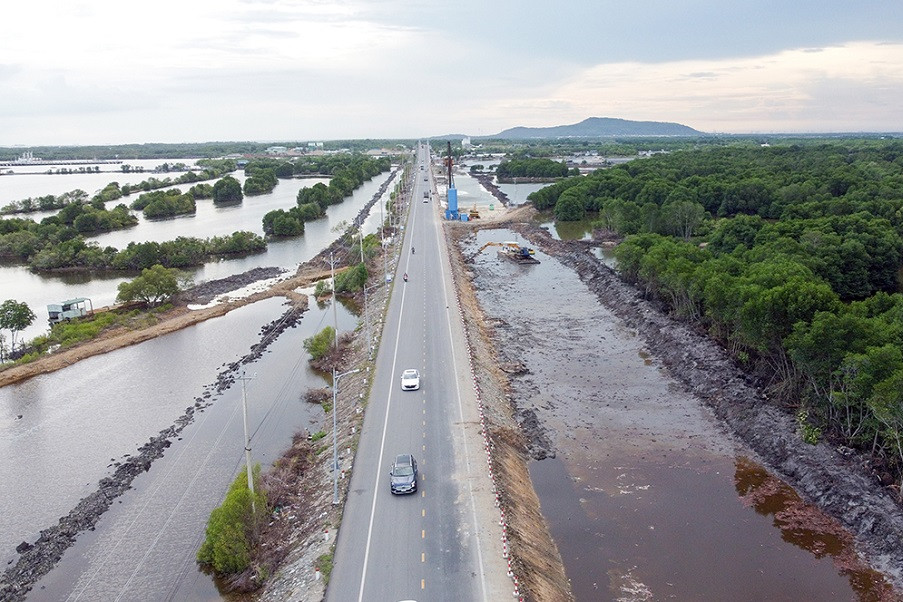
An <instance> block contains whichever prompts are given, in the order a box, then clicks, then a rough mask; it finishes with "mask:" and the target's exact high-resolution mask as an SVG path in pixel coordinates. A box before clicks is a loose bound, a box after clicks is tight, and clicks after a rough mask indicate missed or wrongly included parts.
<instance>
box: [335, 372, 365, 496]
mask: <svg viewBox="0 0 903 602" xmlns="http://www.w3.org/2000/svg"><path fill="white" fill-rule="evenodd" d="M360 371H361V370H360V368H355V369H354V370H349V371H348V372H343V373H342V374H336V370H335V366H333V368H332V503H333V504H338V503H339V434H338V433H339V431H338V423H337V421H336V392H337V391H336V390H337V389H338V386H339V379H340V378H342V377H343V376H348V375H349V374H354V373H355V372H360Z"/></svg>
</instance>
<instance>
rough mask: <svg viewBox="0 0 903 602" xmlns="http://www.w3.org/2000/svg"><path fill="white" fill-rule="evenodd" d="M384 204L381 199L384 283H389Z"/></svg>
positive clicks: (380, 226) (380, 238)
mask: <svg viewBox="0 0 903 602" xmlns="http://www.w3.org/2000/svg"><path fill="white" fill-rule="evenodd" d="M384 204H385V201H383V200H382V199H380V200H379V242H380V245H382V248H383V282H385V283H388V282H389V263H388V259H387V258H386V232H385V227H386V220H385V218H384V217H383V205H384Z"/></svg>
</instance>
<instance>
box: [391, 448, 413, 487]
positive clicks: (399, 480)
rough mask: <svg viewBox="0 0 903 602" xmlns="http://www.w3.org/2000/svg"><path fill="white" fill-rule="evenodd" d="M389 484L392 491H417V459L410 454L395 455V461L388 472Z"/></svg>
mask: <svg viewBox="0 0 903 602" xmlns="http://www.w3.org/2000/svg"><path fill="white" fill-rule="evenodd" d="M389 486H390V488H391V489H392V493H414V492H415V491H417V460H415V459H414V456H413V455H411V454H400V455H398V456H395V463H394V464H392V470H391V471H390V472H389Z"/></svg>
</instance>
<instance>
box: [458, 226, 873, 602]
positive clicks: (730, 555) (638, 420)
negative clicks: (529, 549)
mask: <svg viewBox="0 0 903 602" xmlns="http://www.w3.org/2000/svg"><path fill="white" fill-rule="evenodd" d="M516 239H517V236H516V235H515V234H514V233H512V232H511V231H508V230H485V231H481V232H479V233H477V236H476V237H475V240H474V241H473V242H472V243H469V244H468V245H467V246H468V248H467V249H465V254H466V253H468V252H472V251H473V250H475V249H477V248H478V247H479V246H480V245H482V244H483V243H485V242H488V241H490V240H492V241H496V242H501V241H505V240H516ZM536 256H537V258H538V259H540V261H541V263H540V264H539V265H530V266H522V265H516V264H514V263H512V262H509V261H507V260H505V259H503V258H499V257H498V256H497V254H496V253H495V252H493V251H492V250H491V249H490V250H486V251H483V252H482V253H480V255H478V256H477V257H476V258H475V260H474V263H473V266H472V269H473V272H474V274H475V278H474V284H475V286H476V287H477V289H478V291H479V292H478V297H479V300H480V302H481V305H482V307H483V309H484V311H486V313H487V314H488V317H489V318H490V319H493V320H497V321H498V322H497V323H498V326H497V328H496V332H497V334H498V337H499V339H500V340H499V342H498V344H499V347H500V351H501V353H502V356H503V358H502V360H503V361H507V362H522V363H523V364H524V365H525V366H526V368H527V371H528V372H527V373H526V374H525V375H523V376H519V377H516V378H514V379H513V381H512V384H513V388H514V390H513V393H512V395H513V397H514V398H515V400H516V402H517V404H518V406H519V407H521V408H526V409H532V410H534V411H535V412H536V415H537V417H538V419H539V421H540V423H541V424H542V425H543V426H544V428H545V429H546V434H547V436H548V438H549V439H550V441H551V443H552V446H553V447H554V449H555V450H556V452H557V457H555V458H554V459H546V460H542V461H537V462H533V463H532V465H531V476H532V479H533V483H534V486H535V488H536V491H537V494H538V495H539V498H540V502H541V504H542V512H543V516H544V517H545V518H546V520H547V521H548V523H549V526H550V529H551V532H552V535H553V538H554V539H555V541H556V543H557V545H558V547H559V550H560V552H561V555H562V558H563V560H564V564H565V569H566V572H567V575H568V577H569V578H570V580H571V583H572V587H573V590H574V593H575V594H576V596H577V599H578V600H593V601H595V600H662V599H676V600H750V601H753V600H850V599H857V598H858V599H862V600H875V599H879V598H880V596H881V595H882V593H884V592H886V584H885V583H884V580H883V578H882V577H881V576H880V575H879V574H877V573H875V572H874V571H872V570H871V569H869V568H867V567H865V566H863V565H862V564H861V563H858V562H857V559H856V556H855V551H854V549H853V547H852V545H851V543H850V542H849V541H844V540H843V539H842V538H838V537H835V536H834V535H832V534H831V533H826V532H823V531H822V530H819V529H817V528H814V527H811V526H810V522H809V521H806V520H801V519H800V518H799V517H800V516H803V517H805V516H815V517H818V518H817V520H815V521H811V523H812V524H816V525H817V524H827V523H829V522H830V521H829V520H828V519H826V518H824V517H823V515H821V514H820V513H819V512H818V511H817V509H814V508H812V507H809V506H806V505H805V504H803V503H802V502H801V501H800V500H799V499H798V498H796V500H794V499H793V498H794V496H795V494H794V493H793V491H792V490H791V489H790V488H789V487H787V486H786V485H784V484H783V483H780V481H778V480H777V479H774V478H773V477H770V476H769V475H768V473H767V471H766V470H765V469H764V468H763V467H762V466H760V465H758V464H757V463H756V462H755V459H754V458H753V457H752V454H751V453H750V452H749V451H748V450H746V449H745V448H744V447H743V446H742V445H741V444H740V443H739V442H737V441H736V440H734V439H733V438H732V437H731V436H730V435H729V434H728V433H727V432H725V430H724V428H723V427H722V426H721V424H720V423H719V422H718V421H717V420H716V419H715V418H714V417H713V416H712V415H711V412H709V411H708V409H707V408H706V407H705V406H704V405H703V404H702V403H701V402H700V401H699V400H698V399H696V398H695V397H694V396H693V395H692V394H691V393H689V392H687V391H685V390H684V389H683V388H682V387H681V386H680V385H679V384H678V383H677V382H676V381H675V380H674V379H673V378H672V377H671V376H670V375H669V374H668V373H667V372H666V371H665V370H664V368H662V366H661V365H660V364H659V363H658V361H657V360H656V359H655V357H654V355H653V353H652V352H651V350H649V349H646V348H645V346H644V344H643V342H642V341H641V340H639V339H638V338H637V336H636V335H635V334H634V333H633V332H632V331H630V330H629V329H627V328H626V327H625V326H623V324H622V323H621V322H620V320H619V319H618V318H616V317H615V316H614V315H613V314H612V313H611V312H610V311H609V310H608V309H606V308H605V307H604V306H602V305H600V303H599V302H598V300H597V299H596V297H595V295H593V294H592V293H591V292H590V291H589V290H588V289H587V287H586V286H585V285H584V284H583V283H582V282H581V281H580V280H579V278H578V277H577V275H576V274H575V273H574V272H573V271H571V270H568V269H566V268H564V267H563V266H562V265H561V264H560V263H559V262H557V261H556V260H555V259H553V258H551V257H549V256H547V255H545V254H543V253H540V252H537V255H536ZM766 482H768V483H770V484H769V485H768V487H765V486H764V485H763V483H766ZM775 483H777V485H775Z"/></svg>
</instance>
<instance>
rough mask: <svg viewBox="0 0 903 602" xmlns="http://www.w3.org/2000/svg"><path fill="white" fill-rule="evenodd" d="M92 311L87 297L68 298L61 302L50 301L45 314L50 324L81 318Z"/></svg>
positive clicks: (92, 307) (92, 308)
mask: <svg viewBox="0 0 903 602" xmlns="http://www.w3.org/2000/svg"><path fill="white" fill-rule="evenodd" d="M92 313H94V306H93V305H92V304H91V300H90V299H88V298H87V297H78V298H76V299H69V300H68V301H63V302H62V303H51V304H50V305H48V306H47V315H48V316H49V319H50V323H51V324H56V323H57V322H62V321H63V320H71V319H72V318H82V317H84V316H87V315H90V314H92Z"/></svg>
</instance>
